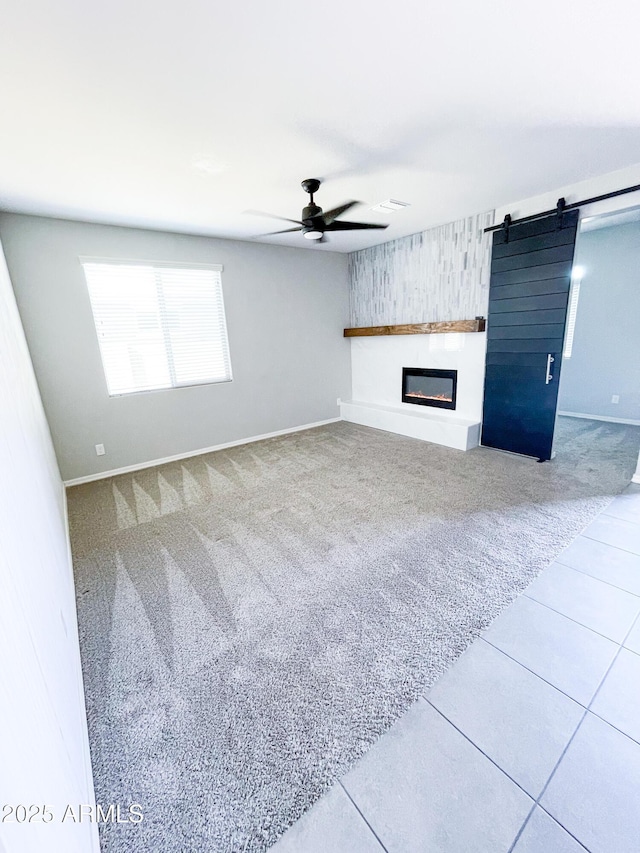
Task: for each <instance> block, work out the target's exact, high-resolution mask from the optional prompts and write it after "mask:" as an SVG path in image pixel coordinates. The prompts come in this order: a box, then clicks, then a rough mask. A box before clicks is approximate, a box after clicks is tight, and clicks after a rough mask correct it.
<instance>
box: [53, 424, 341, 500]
mask: <svg viewBox="0 0 640 853" xmlns="http://www.w3.org/2000/svg"><path fill="white" fill-rule="evenodd" d="M341 420H342V418H329V419H328V420H326V421H316V422H315V423H312V424H302V426H296V427H287V429H279V430H276V432H266V433H265V434H264V435H253V436H250V437H249V438H239V439H238V440H237V441H227V442H225V443H224V444H214V445H213V447H201V448H200V449H199V450H189V451H188V452H187V453H176V455H175V456H165V457H163V458H162V459H151V460H150V461H149V462H139V463H137V464H136V465H126V466H125V467H124V468H113V469H112V470H110V471H100V473H98V474H89V475H88V476H86V477H76V478H75V479H73V480H65V481H64V486H65V488H69V486H81V485H82V484H83V483H93V482H94V481H95V480H106V479H108V478H109V477H117V476H118V475H119V474H129V473H130V472H131V471H142V469H143V468H155V466H156V465H166V463H167V462H179V461H180V459H190V458H191V457H192V456H202V454H203V453H215V451H216V450H226V448H228V447H238V446H239V445H241V444H252V443H253V442H254V441H264V439H265V438H277V436H279V435H289V434H290V433H292V432H302V431H303V430H305V429H314V428H315V427H321V426H325V425H326V424H335V423H336V422H337V421H341Z"/></svg>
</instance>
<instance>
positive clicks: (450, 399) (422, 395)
mask: <svg viewBox="0 0 640 853" xmlns="http://www.w3.org/2000/svg"><path fill="white" fill-rule="evenodd" d="M457 384H458V371H457V370H435V369H431V368H426V367H403V368H402V402H403V403H415V404H416V405H418V406H437V407H438V408H439V409H455V407H456V385H457Z"/></svg>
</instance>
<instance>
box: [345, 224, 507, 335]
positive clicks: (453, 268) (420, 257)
mask: <svg viewBox="0 0 640 853" xmlns="http://www.w3.org/2000/svg"><path fill="white" fill-rule="evenodd" d="M492 224H493V211H488V212H487V213H480V214H477V215H476V216H467V217H465V218H464V219H458V220H456V221H455V222H448V223H447V224H446V225H440V226H438V227H437V228H430V229H429V230H428V231H420V232H419V233H418V234H411V235H410V236H409V237H400V238H399V239H398V240H391V241H389V242H388V243H382V244H381V245H379V246H372V247H371V248H369V249H362V251H360V252H353V253H352V254H351V255H350V256H349V285H350V296H351V325H352V326H386V325H389V324H390V325H394V324H398V323H400V324H401V323H429V322H434V321H439V320H472V319H473V318H474V317H476V316H478V315H482V316H486V314H487V305H488V300H489V272H490V266H491V234H485V233H484V230H483V229H484V228H486V227H487V226H488V225H492Z"/></svg>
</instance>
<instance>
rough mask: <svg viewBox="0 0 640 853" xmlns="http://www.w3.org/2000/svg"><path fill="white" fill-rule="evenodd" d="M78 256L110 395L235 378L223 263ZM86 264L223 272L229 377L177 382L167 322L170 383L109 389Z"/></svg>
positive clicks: (203, 383)
mask: <svg viewBox="0 0 640 853" xmlns="http://www.w3.org/2000/svg"><path fill="white" fill-rule="evenodd" d="M78 260H79V261H80V265H81V266H82V272H83V278H84V284H85V292H86V294H87V298H88V299H89V307H90V311H91V317H92V320H93V324H94V331H95V333H96V338H97V343H98V348H99V351H100V363H101V365H102V371H103V375H104V379H105V385H106V391H107V395H108V396H109V397H129V396H131V395H134V394H153V393H156V392H158V391H160V392H162V391H174V390H179V389H181V388H193V387H198V386H202V385H223V384H225V383H227V382H233V369H232V366H231V353H230V345H229V330H228V326H227V317H226V310H225V304H224V289H223V285H222V272H223V269H224V267H223V266H222V264H200V263H186V262H184V261H178V262H172V261H152V260H141V259H140V258H135V259H129V258H105V257H93V256H91V257H88V256H84V255H80V256H79V258H78ZM85 264H101V265H109V266H129V267H131V266H139V267H145V268H149V267H150V268H152V269H154V270H155V269H185V270H211V271H212V272H217V273H220V305H221V310H220V317H221V328H222V330H223V332H224V340H223V347H224V349H225V350H226V361H227V363H228V367H229V370H228V377H225V378H223V379H205V380H201V381H198V380H190V381H186V382H178V381H177V379H176V375H175V364H174V359H173V353H172V349H171V345H170V344H169V343H167V334H168V329H167V328H166V327H165V326H161V329H162V332H163V337H164V338H165V354H166V358H167V366H168V369H169V375H170V379H171V384H170V385H166V386H162V387H154V388H136V389H134V390H132V391H116V392H114V393H112V392H111V391H110V390H109V378H108V376H107V370H106V366H105V361H104V358H103V354H102V347H101V345H100V336H99V332H98V328H97V325H96V315H95V313H94V309H93V303H92V300H91V294H90V288H89V281H88V279H87V275H86V271H85V269H84V267H85ZM158 297H159V301H160V302H161V300H162V292H161V290H160V289H159V292H158Z"/></svg>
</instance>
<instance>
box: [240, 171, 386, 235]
mask: <svg viewBox="0 0 640 853" xmlns="http://www.w3.org/2000/svg"><path fill="white" fill-rule="evenodd" d="M320 184H321V181H320V180H319V179H318V178H307V179H306V180H304V181H302V184H301V186H302V189H303V190H304V191H305V192H306V193H309V204H308V205H307V206H306V207H304V208H303V209H302V214H301V216H300V219H287V218H286V217H285V216H274V215H273V214H271V213H262V212H261V211H259V210H249V211H247V212H248V213H253V214H255V215H257V216H270V217H271V218H272V219H282V220H283V221H284V222H294V223H295V224H296V227H295V228H284V229H283V230H282V231H270V232H269V233H268V234H259V235H258V236H259V237H271V236H272V235H273V234H288V233H289V232H291V231H302V234H303V235H304V237H306V238H307V240H315V241H316V242H317V243H324V242H326V237H325V233H326V232H327V231H356V230H364V229H368V228H388V227H389V226H388V225H372V224H370V223H368V222H345V221H344V220H341V219H338V217H339V216H342V214H343V213H346V212H347V210H349V209H350V208H352V207H353V206H354V205H356V204H360V202H358V201H347V202H345V203H344V204H341V205H339V206H338V207H334V208H332V209H331V210H327V212H326V213H323V211H322V208H321V207H318V205H317V204H316V203H315V202H314V200H313V195H314V193H317V192H318V190H319V188H320Z"/></svg>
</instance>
